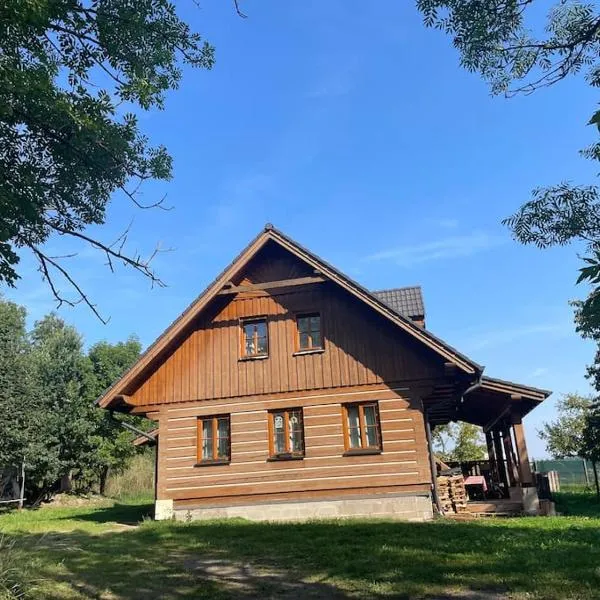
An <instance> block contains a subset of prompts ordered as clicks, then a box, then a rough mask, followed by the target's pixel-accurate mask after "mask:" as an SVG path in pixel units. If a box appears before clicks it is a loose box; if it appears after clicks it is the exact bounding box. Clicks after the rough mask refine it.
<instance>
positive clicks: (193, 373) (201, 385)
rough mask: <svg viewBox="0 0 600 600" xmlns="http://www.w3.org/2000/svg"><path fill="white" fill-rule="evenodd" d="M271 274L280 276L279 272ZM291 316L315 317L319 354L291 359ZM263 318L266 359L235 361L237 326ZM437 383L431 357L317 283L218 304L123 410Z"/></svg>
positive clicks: (438, 369)
mask: <svg viewBox="0 0 600 600" xmlns="http://www.w3.org/2000/svg"><path fill="white" fill-rule="evenodd" d="M279 271H281V272H283V273H287V271H286V270H285V269H283V268H281V266H280V268H279V270H278V272H279ZM298 312H319V313H320V314H321V322H322V329H323V336H324V344H325V348H324V351H322V352H316V353H313V354H302V355H295V351H296V350H297V348H296V314H297V313H298ZM263 315H266V316H267V318H268V332H269V356H268V358H261V359H255V360H240V349H241V348H240V346H241V338H240V324H239V320H240V319H241V318H244V317H253V316H263ZM442 375H443V363H442V360H441V359H440V358H439V357H438V356H436V355H435V354H434V353H433V352H432V351H430V350H429V349H427V348H425V347H424V346H422V345H421V344H419V343H418V342H417V341H415V340H414V339H412V338H411V337H410V335H408V334H407V333H405V332H403V331H401V330H399V329H397V328H395V327H393V326H390V324H389V322H388V321H386V320H385V319H384V318H383V317H382V316H380V315H378V314H376V313H374V312H373V311H372V310H370V309H369V308H368V307H365V306H364V305H362V303H361V302H359V301H358V300H356V299H355V298H353V297H351V296H350V295H349V294H348V293H346V292H343V291H341V290H339V289H337V288H336V287H335V286H334V285H333V284H329V283H322V284H314V285H310V286H305V287H302V288H298V289H295V290H290V289H287V290H283V291H278V292H277V293H275V291H273V292H272V293H265V292H260V293H258V292H254V293H251V294H250V293H247V294H243V295H242V294H239V295H237V296H236V297H235V298H225V299H221V300H220V304H218V305H215V306H214V307H213V309H212V314H208V315H206V316H205V318H204V319H203V320H202V321H201V322H198V323H197V324H196V327H195V328H194V330H193V331H192V332H191V333H190V334H189V335H188V336H187V338H185V339H184V340H183V341H182V343H181V344H180V345H179V346H178V347H177V348H176V350H175V351H174V352H173V353H172V354H171V355H170V356H168V357H167V358H166V360H165V361H164V362H163V363H162V364H161V365H160V366H159V367H158V368H157V369H156V370H155V371H154V372H153V374H152V375H151V376H150V377H149V378H148V379H147V380H146V381H145V382H144V383H143V384H142V385H141V386H140V387H139V388H138V389H137V390H135V391H134V392H133V393H132V397H131V402H132V403H133V404H135V405H138V406H151V405H158V404H163V403H169V402H183V401H188V400H203V399H212V398H237V397H240V396H246V395H253V394H273V393H282V392H289V391H302V390H313V389H326V388H335V387H342V386H360V385H371V384H377V383H385V382H396V381H403V380H406V381H410V380H413V381H414V380H423V379H432V378H436V377H440V376H442Z"/></svg>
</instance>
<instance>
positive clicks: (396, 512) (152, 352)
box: [98, 225, 548, 520]
mask: <svg viewBox="0 0 600 600" xmlns="http://www.w3.org/2000/svg"><path fill="white" fill-rule="evenodd" d="M482 373H483V367H481V366H480V365H478V364H477V363H476V362H474V361H473V360H471V359H470V358H468V357H466V356H464V355H463V354H461V353H460V352H459V351H458V350H456V349H455V348H452V347H451V346H449V345H448V344H446V343H445V342H444V341H442V340H440V339H439V338H437V337H435V336H434V335H433V334H432V333H430V332H429V331H428V330H427V329H426V327H425V310H424V307H423V301H422V297H421V291H420V288H401V289H395V290H386V291H380V292H370V291H368V290H366V289H365V288H363V287H362V286H360V285H359V284H357V283H356V282H354V281H352V280H351V279H349V278H348V277H347V276H345V275H344V274H343V273H341V272H339V271H338V270H337V269H335V268H334V267H332V266H331V265H329V264H327V263H326V262H325V261H323V260H322V259H320V258H319V257H317V256H316V255H314V254H313V253H312V252H310V251H309V250H307V249H306V248H303V247H302V246H300V245H299V244H297V243H296V242H294V241H293V240H291V239H290V238H289V237H287V236H286V235H284V234H283V233H281V232H280V231H278V230H276V229H275V228H273V227H272V226H271V225H267V226H266V228H265V229H264V231H262V232H261V233H260V234H259V235H258V236H257V237H256V238H255V239H254V240H253V241H252V242H251V243H250V244H249V245H248V246H247V247H246V248H245V249H244V250H243V252H242V253H241V254H240V255H239V256H238V257H237V258H236V259H235V260H234V261H233V262H232V263H231V264H230V265H229V266H228V267H227V268H226V269H225V270H224V271H223V273H221V274H220V275H219V276H218V277H217V278H216V279H215V281H214V282H213V283H211V284H210V285H209V286H208V288H207V289H206V290H204V292H202V293H201V294H200V296H199V297H198V298H197V299H196V300H195V301H194V302H193V303H192V304H191V305H190V306H189V307H188V308H187V309H186V310H185V311H184V313H183V314H182V315H180V316H179V317H178V318H177V319H176V320H175V321H174V322H173V323H172V324H171V325H170V326H169V327H168V328H167V330H166V331H165V332H164V333H163V334H162V335H161V336H160V337H159V338H158V339H157V340H156V341H155V342H154V344H152V346H150V347H149V348H148V350H147V351H146V352H145V353H144V354H143V355H142V356H141V358H140V359H139V360H138V362H137V363H136V364H135V365H134V366H133V367H132V368H131V369H130V370H129V371H128V372H127V373H125V375H124V376H123V377H122V378H121V379H120V380H119V381H117V382H116V383H115V384H114V385H113V386H112V387H111V388H110V389H109V390H107V391H106V392H105V393H104V395H103V396H102V397H101V398H100V399H99V400H98V403H99V405H100V406H101V407H103V408H106V409H109V410H113V411H122V412H127V413H131V414H136V415H143V416H146V417H147V418H149V419H153V420H154V421H156V422H157V425H158V432H157V433H158V435H156V439H157V440H158V444H157V476H156V511H155V516H156V518H157V519H165V518H171V517H173V516H174V517H176V518H189V517H190V516H191V517H192V518H215V517H223V516H241V517H247V518H250V519H269V520H277V519H283V520H290V519H307V518H315V517H347V516H368V517H378V516H381V517H388V518H402V519H412V520H423V519H429V518H431V516H432V514H433V512H432V510H433V509H432V498H434V495H435V478H434V477H433V476H432V474H434V473H435V464H434V461H433V456H432V453H431V450H430V435H431V428H432V427H434V426H435V425H436V424H440V423H446V422H449V421H450V420H456V419H462V420H468V421H469V422H473V423H476V424H478V425H481V426H483V427H484V429H485V430H486V432H487V435H488V446H489V449H490V459H491V460H493V461H495V464H496V468H495V470H494V473H495V476H496V477H497V478H498V480H499V481H500V482H501V483H504V484H505V485H506V492H507V494H508V493H509V488H510V489H511V490H513V489H515V490H519V498H522V496H527V497H528V498H529V499H531V498H533V494H534V491H532V490H534V489H535V488H532V487H531V486H532V481H531V473H530V471H529V462H528V457H527V448H526V444H525V437H524V434H523V428H522V422H521V419H522V417H523V416H524V415H525V414H526V413H527V412H529V411H530V410H531V409H532V408H534V407H535V406H536V405H537V404H538V403H539V402H541V401H542V400H543V399H544V398H545V397H546V396H547V395H548V392H545V391H543V390H536V389H535V388H529V387H526V386H520V385H516V384H509V383H507V382H501V381H499V380H493V379H489V378H484V377H483V376H482ZM513 440H514V442H513ZM523 490H528V491H525V492H524V491H523ZM510 493H511V494H512V493H513V492H510ZM531 502H533V500H531V501H530V504H531Z"/></svg>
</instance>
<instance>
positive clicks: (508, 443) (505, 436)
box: [502, 426, 519, 487]
mask: <svg viewBox="0 0 600 600" xmlns="http://www.w3.org/2000/svg"><path fill="white" fill-rule="evenodd" d="M502 441H503V442H504V453H505V454H506V467H507V470H508V477H509V480H510V485H511V487H514V486H516V485H517V484H518V483H519V472H518V470H517V465H516V464H515V462H516V461H515V456H514V449H513V443H512V439H511V437H510V426H505V427H503V429H502Z"/></svg>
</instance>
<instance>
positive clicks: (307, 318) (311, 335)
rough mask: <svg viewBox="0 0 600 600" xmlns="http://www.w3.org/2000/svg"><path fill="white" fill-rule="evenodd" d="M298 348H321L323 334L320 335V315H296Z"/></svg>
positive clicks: (304, 349) (301, 349)
mask: <svg viewBox="0 0 600 600" xmlns="http://www.w3.org/2000/svg"><path fill="white" fill-rule="evenodd" d="M296 322H297V325H298V350H299V351H300V352H305V351H308V350H320V349H321V348H323V336H322V335H321V315H319V314H318V313H312V314H307V315H298V317H297V321H296Z"/></svg>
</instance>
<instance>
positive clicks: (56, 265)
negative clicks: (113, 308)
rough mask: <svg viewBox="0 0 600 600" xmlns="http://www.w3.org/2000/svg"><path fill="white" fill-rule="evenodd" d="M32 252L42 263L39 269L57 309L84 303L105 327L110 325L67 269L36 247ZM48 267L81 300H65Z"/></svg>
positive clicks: (33, 247) (32, 248)
mask: <svg viewBox="0 0 600 600" xmlns="http://www.w3.org/2000/svg"><path fill="white" fill-rule="evenodd" d="M31 250H32V251H33V253H34V255H35V256H36V257H37V259H38V261H39V263H40V268H39V270H40V272H41V273H42V275H43V277H44V279H45V280H46V281H47V282H48V285H49V286H50V290H51V291H52V295H53V296H54V298H55V299H56V301H57V302H58V307H57V308H60V307H61V306H62V305H63V304H68V305H69V306H76V305H77V304H80V303H81V302H83V303H84V304H87V306H88V307H89V308H90V309H91V311H92V312H93V313H94V314H95V315H96V317H98V319H99V320H100V321H101V322H102V324H103V325H106V324H107V323H108V321H109V319H104V318H103V317H102V315H101V314H100V313H99V312H98V309H97V308H96V305H95V304H92V302H91V300H90V299H89V298H88V296H87V294H86V293H85V292H84V291H83V289H82V288H81V286H80V285H79V284H78V283H77V282H76V281H75V280H74V279H73V277H71V275H69V273H68V271H67V270H66V269H64V268H63V267H62V266H61V265H60V264H59V263H57V262H56V261H55V260H54V259H53V258H51V257H49V256H47V255H46V254H44V253H43V252H42V251H41V250H40V249H39V248H37V247H36V246H31ZM48 265H51V266H52V267H54V268H55V269H56V270H57V271H58V272H59V273H61V274H62V276H63V277H64V278H65V279H66V280H67V281H68V282H69V283H70V284H71V285H72V286H73V287H74V288H75V290H76V291H77V293H78V294H79V300H69V299H68V298H65V297H64V296H62V295H61V293H60V291H59V290H58V289H57V288H56V285H55V284H54V280H53V279H52V276H51V275H50V269H49V268H48Z"/></svg>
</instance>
